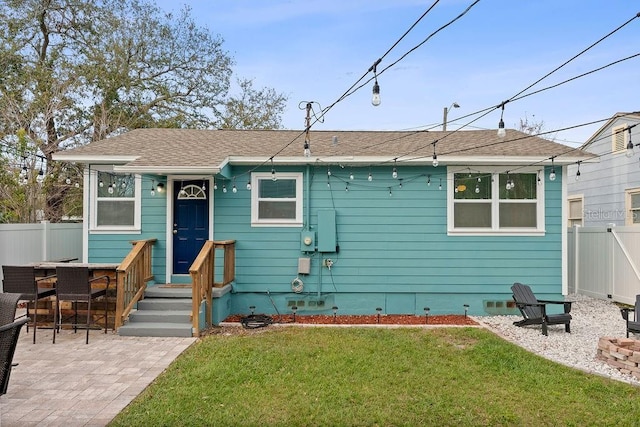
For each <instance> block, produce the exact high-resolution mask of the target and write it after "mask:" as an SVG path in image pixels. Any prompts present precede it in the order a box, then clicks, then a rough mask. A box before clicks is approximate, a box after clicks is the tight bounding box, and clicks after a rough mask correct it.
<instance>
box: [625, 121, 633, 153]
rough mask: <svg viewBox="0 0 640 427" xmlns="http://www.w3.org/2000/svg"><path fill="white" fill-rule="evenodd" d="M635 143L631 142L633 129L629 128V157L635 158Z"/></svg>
mask: <svg viewBox="0 0 640 427" xmlns="http://www.w3.org/2000/svg"><path fill="white" fill-rule="evenodd" d="M633 147H634V146H633V142H631V128H629V142H628V143H627V152H626V156H627V157H633Z"/></svg>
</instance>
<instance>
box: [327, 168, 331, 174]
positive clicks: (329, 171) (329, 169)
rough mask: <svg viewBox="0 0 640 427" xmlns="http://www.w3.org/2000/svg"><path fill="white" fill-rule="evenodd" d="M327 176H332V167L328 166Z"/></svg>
mask: <svg viewBox="0 0 640 427" xmlns="http://www.w3.org/2000/svg"><path fill="white" fill-rule="evenodd" d="M327 176H331V167H330V166H327Z"/></svg>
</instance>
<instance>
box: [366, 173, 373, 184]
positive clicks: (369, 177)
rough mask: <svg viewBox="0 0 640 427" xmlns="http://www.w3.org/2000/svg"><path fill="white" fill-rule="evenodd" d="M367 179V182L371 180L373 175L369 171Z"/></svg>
mask: <svg viewBox="0 0 640 427" xmlns="http://www.w3.org/2000/svg"><path fill="white" fill-rule="evenodd" d="M367 181H369V182H371V181H373V175H371V172H369V176H368V177H367Z"/></svg>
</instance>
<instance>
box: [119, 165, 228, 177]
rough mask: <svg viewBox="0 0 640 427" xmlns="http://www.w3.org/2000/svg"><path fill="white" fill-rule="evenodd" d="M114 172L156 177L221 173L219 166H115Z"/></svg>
mask: <svg viewBox="0 0 640 427" xmlns="http://www.w3.org/2000/svg"><path fill="white" fill-rule="evenodd" d="M113 171H114V172H122V173H139V174H155V175H178V174H182V175H215V174H217V173H219V172H220V168H219V167H217V166H138V165H122V166H114V167H113Z"/></svg>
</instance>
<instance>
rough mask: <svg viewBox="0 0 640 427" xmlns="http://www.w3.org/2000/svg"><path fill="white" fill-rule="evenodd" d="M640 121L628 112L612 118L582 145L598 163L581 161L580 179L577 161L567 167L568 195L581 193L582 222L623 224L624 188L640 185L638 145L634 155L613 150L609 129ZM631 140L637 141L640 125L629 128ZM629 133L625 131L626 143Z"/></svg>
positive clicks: (591, 225) (624, 217)
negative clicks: (586, 144)
mask: <svg viewBox="0 0 640 427" xmlns="http://www.w3.org/2000/svg"><path fill="white" fill-rule="evenodd" d="M637 123H640V120H638V119H637V118H634V117H631V116H627V117H619V118H617V119H615V120H613V121H612V122H611V123H610V124H609V125H608V126H606V127H604V128H603V129H601V130H600V131H599V132H598V133H596V134H595V135H593V136H592V138H591V139H592V140H593V142H592V143H591V144H590V145H589V146H588V147H586V148H585V149H586V150H587V151H589V152H591V153H593V154H596V155H598V156H599V160H600V161H599V162H598V163H582V164H581V165H580V179H579V180H578V181H576V180H575V176H576V171H577V169H578V167H577V165H571V166H568V167H567V177H568V181H567V193H568V196H578V195H581V196H582V197H583V226H586V227H593V226H606V225H609V224H614V225H617V226H622V225H625V219H626V206H625V190H627V189H632V188H638V187H640V168H639V167H638V148H636V153H635V154H634V156H633V157H631V158H629V157H627V156H625V152H624V151H623V152H616V153H612V139H611V138H612V136H611V135H612V129H614V128H616V127H619V126H631V125H634V124H637ZM631 137H632V141H633V142H634V144H636V145H637V144H638V142H640V126H636V127H634V128H633V129H632V130H631ZM628 138H629V134H628V132H626V131H625V132H624V141H625V145H626V142H627V141H628Z"/></svg>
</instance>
